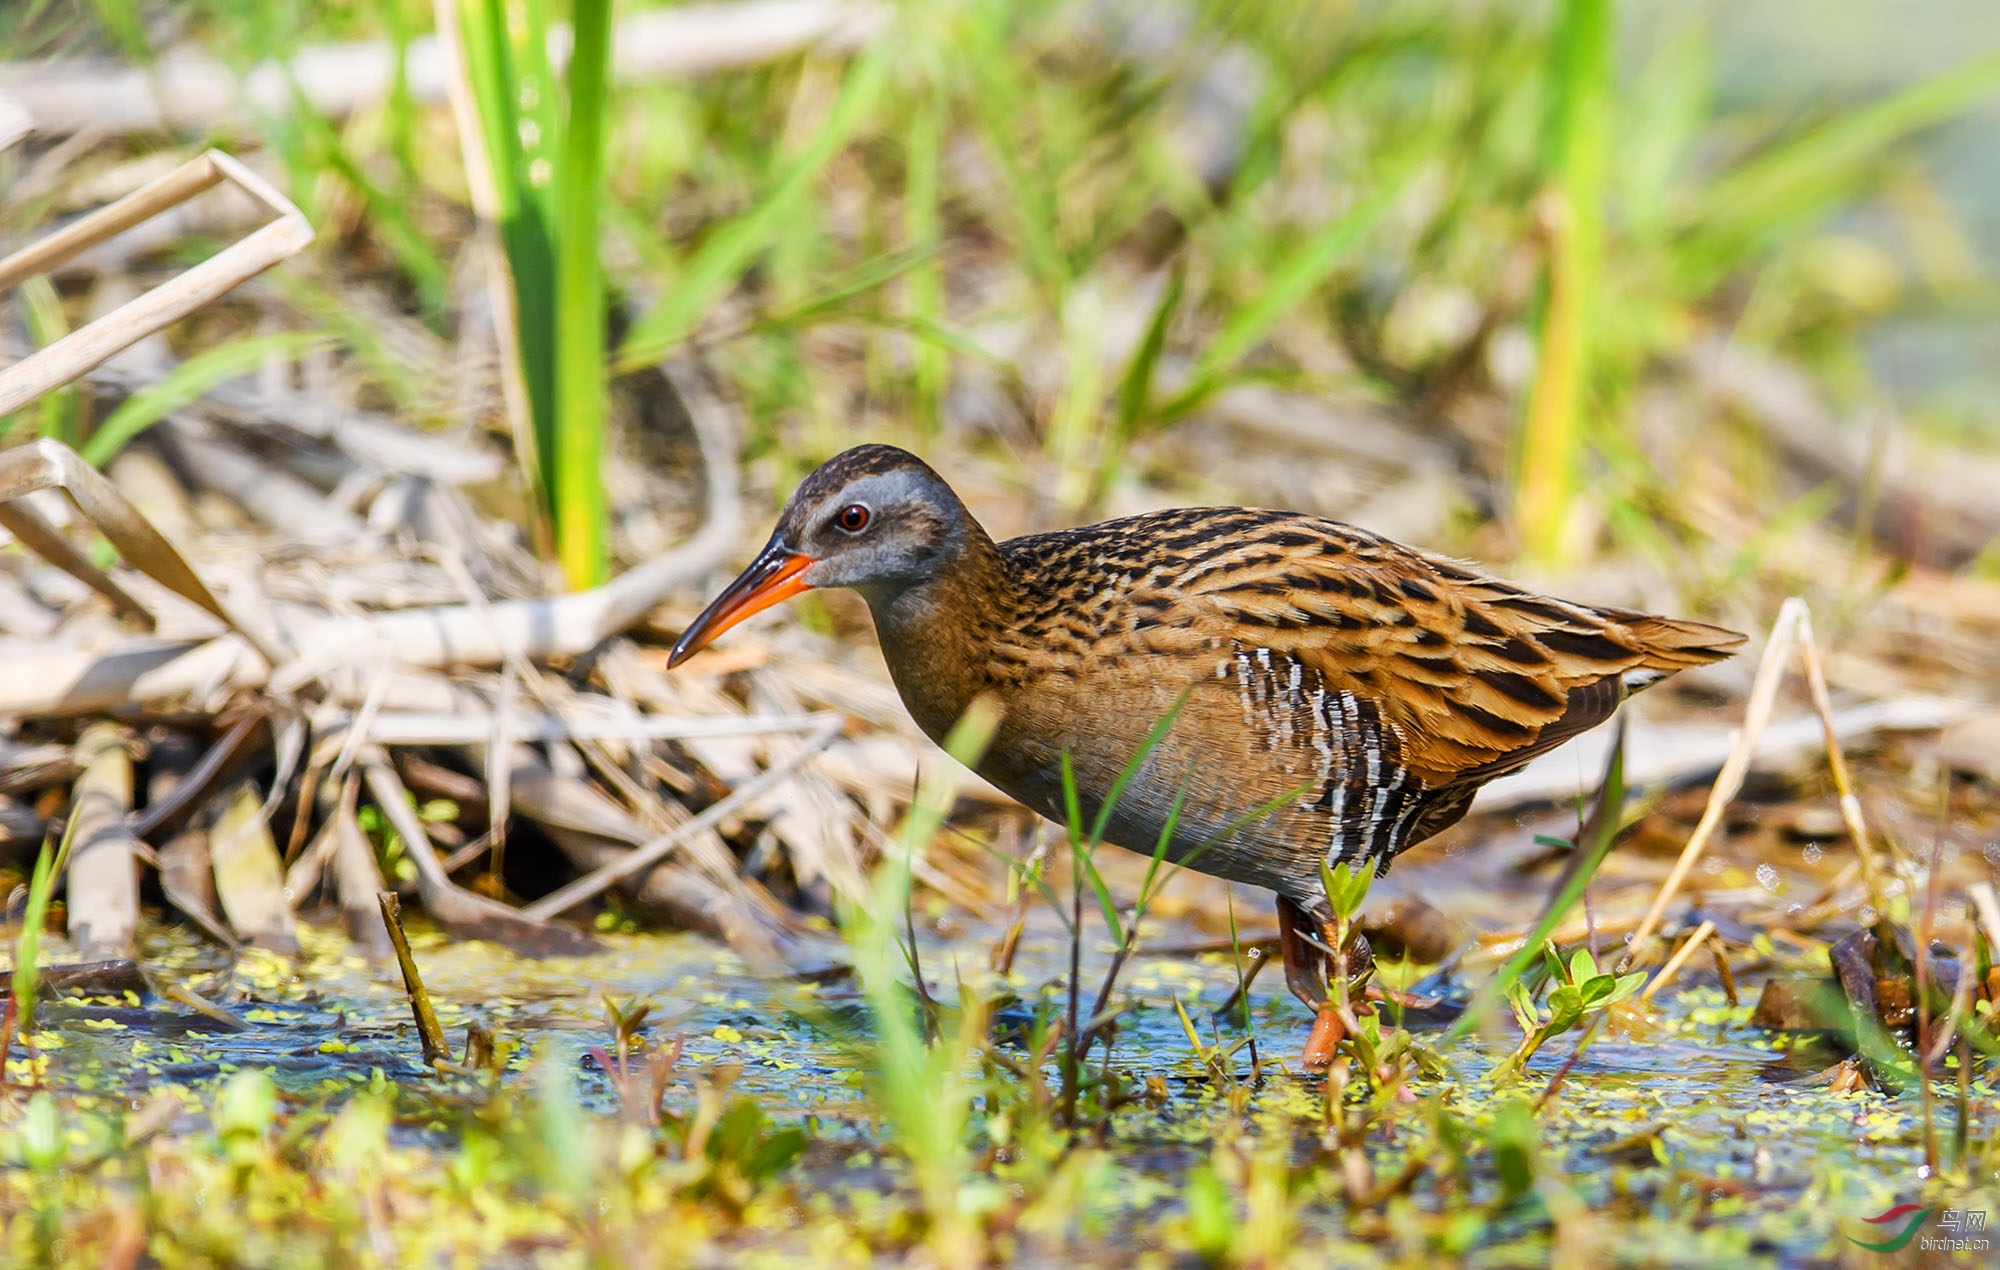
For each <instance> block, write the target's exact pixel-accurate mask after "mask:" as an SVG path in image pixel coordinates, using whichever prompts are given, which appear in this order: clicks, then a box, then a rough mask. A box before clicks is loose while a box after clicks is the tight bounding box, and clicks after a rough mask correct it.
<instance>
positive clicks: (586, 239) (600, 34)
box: [545, 0, 611, 590]
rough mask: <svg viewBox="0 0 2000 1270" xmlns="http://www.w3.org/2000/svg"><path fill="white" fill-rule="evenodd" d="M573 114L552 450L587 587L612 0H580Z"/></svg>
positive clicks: (599, 469) (603, 526)
mask: <svg viewBox="0 0 2000 1270" xmlns="http://www.w3.org/2000/svg"><path fill="white" fill-rule="evenodd" d="M572 17H573V18H574V26H575V30H576V46H575V49H574V51H572V52H571V54H570V62H569V84H568V88H569V91H568V94H567V96H568V100H569V118H568V120H567V121H566V126H565V128H564V132H563V140H562V155H561V162H560V163H559V165H558V168H557V172H558V177H557V180H558V185H559V188H558V190H557V199H558V203H557V208H556V230H557V232H556V277H555V281H556V295H555V301H556V302H555V324H556V347H555V357H556V367H555V371H556V374H555V387H556V410H555V422H556V432H555V437H554V445H553V447H552V449H551V450H550V451H549V452H548V453H547V454H546V455H545V461H546V462H547V463H548V464H549V468H550V471H549V489H550V492H551V493H552V495H553V498H552V500H551V507H550V512H551V514H552V516H553V518H554V521H555V533H556V553H557V557H558V559H559V560H560V562H561V564H562V569H563V576H564V577H565V578H566V579H568V581H569V584H570V586H571V587H573V588H576V589H578V590H581V589H583V588H585V587H591V586H595V585H597V584H598V583H599V582H602V581H603V580H604V574H605V567H606V564H607V563H608V555H609V553H608V549H607V545H606V538H605V535H606V530H607V523H606V515H607V514H606V507H605V496H604V472H603V461H604V427H605V377H604V352H605V350H604V273H603V269H602V268H601V266H600V264H599V262H598V219H597V209H598V201H599V199H600V198H601V197H602V194H603V185H604V153H605V144H606V137H605V115H606V108H607V103H608V101H609V97H610V87H611V0H576V4H575V6H574V8H573V10H572Z"/></svg>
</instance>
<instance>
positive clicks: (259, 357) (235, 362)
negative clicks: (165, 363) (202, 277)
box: [80, 331, 335, 467]
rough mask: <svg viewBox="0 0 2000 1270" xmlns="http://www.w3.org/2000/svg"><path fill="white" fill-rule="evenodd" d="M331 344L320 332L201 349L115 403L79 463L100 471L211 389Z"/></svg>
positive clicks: (251, 337) (256, 337) (257, 338)
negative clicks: (275, 360) (276, 360)
mask: <svg viewBox="0 0 2000 1270" xmlns="http://www.w3.org/2000/svg"><path fill="white" fill-rule="evenodd" d="M334 342H335V341H334V339H333V337H332V336H330V335H328V334H327V333H325V332H324V331H275V332H272V333H269V334H266V335H246V336H244V337H243V338H241V339H235V340H230V341H229V342H227V343H224V344H217V345H216V346H215V347H214V348H209V349H204V350H202V351H201V352H199V353H197V354H195V355H194V356H193V357H190V358H188V359H187V360H186V361H184V362H182V363H180V364H179V365H178V366H175V367H174V368H173V369H172V370H170V371H168V372H167V373H166V374H164V375H162V376H160V378H158V379H156V380H154V381H153V382H152V383H149V384H147V385H146V386H145V387H143V388H141V389H139V390H138V391H137V392H135V393H133V394H132V395H131V396H129V397H127V398H126V399H125V400H124V401H122V402H120V403H119V405H118V408H117V409H116V410H113V411H112V412H111V413H110V415H108V416H107V417H106V418H105V420H104V422H103V423H102V424H100V425H99V426H98V428H97V431H96V432H95V433H93V434H92V435H91V438H90V440H89V441H88V442H86V443H85V444H84V446H83V448H82V450H81V451H80V453H81V454H82V456H83V461H84V462H86V463H88V464H90V465H91V466H92V467H103V466H104V465H105V464H106V463H109V462H110V461H111V460H112V458H113V457H114V456H116V455H117V453H118V452H119V451H120V450H122V449H124V448H125V446H126V444H127V443H129V442H130V441H131V440H132V438H133V437H136V436H138V435H139V434H140V433H141V432H144V431H145V430H146V429H148V428H150V427H152V426H153V425H154V424H156V423H158V422H159V421H160V420H162V419H164V418H166V417H167V416H168V415H170V414H172V413H173V412H174V411H176V410H178V409H180V408H181V407H182V406H185V405H187V404H188V403H189V402H191V401H194V400H196V399H198V398H199V397H201V396H202V394H204V393H206V392H208V391H209V390H210V389H211V388H214V387H215V386H216V385H218V384H223V383H227V382H228V381H230V380H232V379H235V378H237V377H239V376H242V375H247V374H249V373H250V372H251V371H253V370H255V369H257V367H258V366H260V365H261V364H263V363H264V362H265V361H267V360H269V359H271V358H274V357H276V358H287V359H291V358H298V357H304V356H305V355H306V354H308V353H311V352H314V351H317V350H319V349H322V348H326V347H328V346H330V345H332V344H333V343H334Z"/></svg>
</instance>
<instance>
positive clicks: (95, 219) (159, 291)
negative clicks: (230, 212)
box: [0, 150, 313, 416]
mask: <svg viewBox="0 0 2000 1270" xmlns="http://www.w3.org/2000/svg"><path fill="white" fill-rule="evenodd" d="M224 181H229V182H231V183H232V184H234V185H236V186H237V187H238V188H239V189H241V190H243V191H244V192H245V193H246V194H248V195H250V197H252V198H254V199H255V200H257V202H259V203H261V204H263V205H264V207H265V208H266V209H267V210H269V211H270V212H271V213H272V215H273V216H274V217H275V218H276V219H274V220H272V221H271V222H270V223H268V224H266V225H264V226H263V227H262V228H260V229H258V230H256V231H254V232H253V233H251V234H250V235H249V236H248V237H246V238H243V239H242V240H240V241H238V242H235V243H232V244H230V245H229V246H227V247H225V248H223V249H222V250H221V251H219V252H217V253H216V254H215V255H213V256H211V257H209V258H208V259H207V260H204V261H202V262H201V263H200V264H198V265H195V266H193V267H192V268H190V269H188V270H187V271H186V272H185V273H182V274H179V275H177V276H176V277H174V278H171V279H169V280H168V281H166V282H163V283H161V284H160V285H159V286H157V287H154V288H153V289H152V290H151V291H148V292H146V293H145V294H144V295H141V296H139V297H138V298H136V299H134V300H131V301H129V302H128V303H126V304H122V305H120V306H119V307H118V308H116V309H114V310H112V311H111V312H110V313H107V314H105V315H104V316H103V317H101V318H98V319H97V320H96V321H94V322H92V323H90V324H89V325H87V326H85V327H83V328H81V329H80V330H76V331H72V332H70V333H69V334H68V335H65V336H64V337H63V338H61V339H59V340H57V341H56V342H55V343H53V344H51V345H49V346H48V347H47V348H44V349H42V350H41V351H39V352H37V353H34V354H32V355H31V356H29V357H27V358H25V359H23V360H21V361H19V362H17V363H15V364H14V365H12V366H9V367H8V368H7V369H5V370H0V416H4V415H8V414H12V413H13V412H14V411H16V410H19V409H20V408H21V407H22V406H25V405H27V404H28V403H29V402H31V401H34V400H36V399H37V398H39V397H41V396H42V395H43V394H44V393H47V392H50V391H52V390H54V389H57V388H60V387H62V386H63V385H64V384H67V383H69V382H70V381H71V380H73V379H76V378H77V377H78V376H80V375H82V374H83V373H84V372H86V371H88V370H90V369H91V368H92V367H94V366H97V365H99V364H101V363H103V362H104V361H105V360H107V359H108V358H110V357H112V356H113V355H115V354H117V353H119V352H122V351H124V350H125V349H128V348H130V347H131V346H132V345H134V344H136V343H138V342H139V341H140V340H142V339H145V338H146V337H147V336H149V335H151V334H153V333H154V332H156V331H158V330H160V329H162V328H163V327H166V326H168V325H170V324H172V323H174V322H177V321H179V320H180V319H182V318H184V317H186V316H187V315H188V314H190V313H193V312H194V311H195V310H196V309H199V308H201V307H202V306H204V305H206V304H209V303H211V302H212V301H214V300H216V299H218V298H220V297H221V296H223V295H224V294H226V293H228V292H229V291H231V290H233V289H234V288H235V287H237V286H238V285H239V284H241V283H242V282H244V281H245V280H247V279H249V278H252V277H255V276H256V275H257V274H260V273H262V272H263V271H264V270H266V269H269V268H270V267H271V266H272V265H275V264H277V263H278V262H279V261H281V260H285V259H287V258H289V257H290V256H292V255H293V254H294V253H296V252H297V251H298V250H299V249H300V248H302V247H304V246H305V245H306V244H307V243H309V242H311V241H312V238H313V231H312V226H311V224H309V223H308V222H307V221H306V218H305V215H304V214H303V213H301V212H300V211H299V209H298V208H296V207H294V206H293V205H292V204H291V202H290V201H289V200H288V199H286V198H285V196H284V195H282V194H280V193H278V191H277V190H276V189H274V188H272V186H271V185H270V184H269V183H268V182H266V181H265V180H264V179H263V178H262V177H260V176H258V175H257V174H256V173H254V172H252V171H250V169H248V168H246V167H244V166H243V165H242V164H241V163H238V162H237V161H236V160H234V159H232V158H230V157H229V156H228V155H226V154H224V153H222V152H221V151H220V150H209V151H207V152H205V153H203V154H202V155H200V156H199V157H197V158H194V159H191V160H189V161H188V162H187V163H185V164H183V165H181V166H180V167H178V168H176V169H174V170H173V171H172V172H169V173H167V174H166V175H165V176H163V177H160V178H159V179H158V180H155V181H150V182H148V183H147V184H145V185H143V186H141V187H140V188H138V189H136V190H134V191H133V192H132V193H130V194H127V195H126V196H125V197H124V198H121V199H119V200H118V201H117V202H115V203H112V204H110V205H109V206H107V207H101V208H99V209H98V210H97V211H95V212H92V213H90V214H89V215H88V216H84V217H82V218H81V219H79V220H76V221H73V222H71V223H70V224H69V225H66V226H64V227H63V228H62V229H59V230H57V231H56V232H55V233H53V234H50V235H48V236H47V237H46V238H43V239H41V240H40V241H38V242H35V243H32V244H30V245H29V246H27V247H24V248H22V249H21V250H20V251H17V252H15V253H14V254H13V255H11V256H8V257H7V258H6V259H5V260H0V291H6V290H10V289H12V288H13V287H14V286H15V285H17V284H18V283H20V282H21V281H22V280H24V279H26V278H30V277H33V276H34V275H36V274H38V273H46V272H47V271H48V270H50V269H52V268H54V267H55V266H56V265H58V264H60V263H62V262H63V261H65V260H68V259H69V258H70V257H72V256H75V255H76V254H77V253H78V252H81V251H83V250H85V249H86V248H88V247H92V246H95V245H96V244H98V243H100V242H103V241H104V240H105V239H107V238H111V237H113V236H114V235H117V234H119V233H121V232H123V231H124V230H127V229H130V228H131V227H132V226H134V225H137V224H139V223H140V222H142V221H146V220H150V219H151V218H153V217H154V216H157V215H159V214H160V213H161V212H163V211H165V210H167V209H168V208H170V207H174V206H177V205H178V204H181V203H184V202H186V201H187V200H189V199H191V198H194V197H195V196H196V195H198V194H201V193H202V192H204V191H206V190H209V189H212V188H214V187H215V186H217V185H220V184H221V183H222V182H224Z"/></svg>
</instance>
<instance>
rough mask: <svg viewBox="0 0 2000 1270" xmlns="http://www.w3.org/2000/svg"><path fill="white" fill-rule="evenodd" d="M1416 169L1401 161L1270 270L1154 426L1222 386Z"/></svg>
mask: <svg viewBox="0 0 2000 1270" xmlns="http://www.w3.org/2000/svg"><path fill="white" fill-rule="evenodd" d="M1415 171H1416V165H1415V164H1414V163H1411V162H1408V161H1406V162H1404V163H1403V164H1402V166H1401V167H1400V168H1399V169H1398V170H1397V171H1396V172H1395V173H1393V174H1391V175H1390V176H1388V177H1385V178H1384V179H1383V181H1382V183H1381V184H1380V185H1378V186H1377V187H1376V188H1375V190H1374V191H1373V192H1372V193H1370V194H1369V195H1368V196H1367V197H1366V198H1363V199H1362V200H1361V201H1360V202H1359V203H1357V204H1355V206H1354V207H1352V208H1351V209H1349V210H1348V212H1347V213H1346V214H1345V215H1343V216H1340V217H1336V218H1335V219H1334V220H1332V221H1330V222H1329V223H1328V224H1327V225H1325V226H1324V227H1323V228H1322V229H1321V230H1320V231H1319V232H1318V233H1316V234H1314V235H1313V236H1312V237H1310V238H1308V239H1306V240H1305V241H1304V242H1303V243H1300V244H1299V245H1298V247H1297V248H1295V249H1294V250H1293V251H1292V252H1291V253H1290V254H1289V255H1288V256H1286V257H1285V258H1284V259H1283V260H1281V261H1280V262H1279V263H1278V265H1277V266H1276V267H1275V268H1274V269H1272V270H1271V272H1270V274H1269V277H1268V279H1267V281H1266V283H1265V285H1264V288H1263V290H1262V291H1260V292H1258V295H1257V298H1256V299H1255V300H1253V301H1252V302H1251V303H1249V304H1247V305H1245V306H1243V307H1242V308H1240V309H1238V310H1236V312H1234V313H1233V314H1231V315H1230V317H1229V320H1228V321H1227V322H1225V323H1224V324H1223V327H1222V330H1221V331H1220V332H1218V333H1217V335H1216V337H1215V340H1214V342H1213V343H1211V344H1210V345H1209V346H1208V348H1207V349H1206V350H1205V351H1204V352H1203V353H1202V355H1201V359H1200V360H1199V361H1197V362H1196V363H1195V368H1194V371H1193V372H1192V373H1191V374H1190V375H1189V376H1188V382H1187V385H1186V386H1185V387H1183V388H1182V389H1181V390H1180V392H1178V393H1176V394H1175V395H1174V396H1173V398H1172V399H1171V400H1169V401H1168V402H1167V403H1166V404H1165V405H1163V406H1161V407H1160V409H1159V411H1158V412H1157V413H1156V414H1155V415H1154V417H1153V420H1152V422H1154V423H1156V424H1164V423H1171V422H1173V421H1175V420H1177V419H1180V418H1182V417H1183V416H1185V415H1187V414H1189V413H1190V412H1192V411H1193V410H1195V409H1196V408H1197V407H1199V406H1200V405H1201V404H1202V403H1203V402H1205V401H1207V400H1208V399H1209V397H1210V396H1212V395H1214V393H1215V392H1216V391H1217V390H1218V389H1219V388H1220V387H1221V386H1222V381H1223V375H1224V373H1225V372H1226V371H1228V370H1229V369H1230V368H1231V367H1232V366H1234V365H1235V364H1236V363H1237V362H1238V361H1240V360H1241V359H1242V358H1243V357H1244V356H1245V355H1246V354H1248V353H1249V352H1250V351H1251V350H1252V349H1254V348H1256V347H1257V345H1259V344H1261V343H1262V342H1263V341H1264V338H1265V337H1266V336H1268V335H1269V334H1270V333H1271V329H1272V328H1273V327H1275V326H1276V325H1277V324H1278V322H1279V320H1280V319H1282V318H1283V317H1284V316H1285V315H1286V314H1288V313H1290V312H1291V311H1292V310H1293V309H1295V308H1297V307H1298V305H1299V304H1300V303H1301V302H1302V301H1304V299H1305V298H1306V297H1307V296H1308V295H1310V294H1312V292H1313V291H1314V290H1315V289H1316V288H1318V287H1319V286H1320V285H1321V284H1322V283H1324V282H1325V281H1326V280H1327V278H1328V277H1329V276H1331V275H1332V273H1333V271H1334V270H1335V269H1336V268H1338V267H1339V266H1340V264H1341V262H1342V261H1343V260H1345V259H1346V258H1347V254H1348V252H1350V251H1352V250H1353V249H1354V247H1355V246H1356V244H1358V243H1359V242H1360V241H1361V240H1362V239H1363V238H1365V237H1366V236H1367V235H1368V233H1369V232H1370V231H1371V230H1373V229H1374V228H1375V227H1376V226H1377V225H1378V224H1380V223H1381V221H1382V218H1383V217H1384V216H1385V215H1387V214H1388V211H1389V209H1390V208H1391V207H1393V206H1395V203H1396V199H1397V198H1398V197H1399V196H1400V195H1401V194H1402V192H1403V188H1404V186H1406V185H1407V184H1408V183H1409V179H1410V177H1411V176H1413V175H1414V174H1415Z"/></svg>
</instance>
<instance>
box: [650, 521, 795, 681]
mask: <svg viewBox="0 0 2000 1270" xmlns="http://www.w3.org/2000/svg"><path fill="white" fill-rule="evenodd" d="M817 563H818V561H817V560H816V559H815V558H814V557H812V556H808V555H805V554H803V553H801V552H797V551H789V550H787V549H785V548H783V547H781V546H778V545H777V543H776V541H775V540H774V541H773V543H772V544H771V545H770V546H767V547H766V548H764V550H763V552H762V553H761V554H759V555H758V557H757V559H756V560H754V561H752V562H751V564H750V567H749V568H747V569H745V570H744V571H743V572H742V573H741V574H739V575H737V578H736V580H735V581H734V582H731V583H730V584H729V585H728V586H726V587H724V588H723V589H722V594H721V595H718V596H716V597H715V599H714V601H712V602H711V603H710V604H709V606H708V607H707V608H705V609H703V610H702V612H701V616H699V617H697V618H695V620H694V621H693V622H692V623H691V624H690V625H689V626H688V628H687V630H685V631H683V632H682V633H681V637H680V639H679V640H678V641H676V642H675V644H674V647H673V651H671V652H669V653H668V654H667V669H668V670H672V669H674V668H675V667H677V666H679V665H680V664H681V663H682V662H684V661H686V660H687V659H688V658H690V657H692V656H694V655H695V654H696V653H698V652H700V651H701V650H702V649H704V648H706V647H707V646H708V645H709V643H710V642H711V641H713V640H714V639H715V638H716V637H717V636H718V635H720V634H722V633H723V632H724V631H726V630H728V629H729V628H730V627H732V626H734V625H736V624H737V623H738V622H740V621H742V620H743V619H744V618H746V617H749V616H750V615H751V614H753V613H761V612H763V611H764V610H765V609H767V608H770V607H771V606H772V605H774V604H777V603H780V602H781V601H784V600H789V599H790V598H792V597H793V596H795V595H797V594H799V593H800V592H802V591H809V590H811V589H812V584H811V583H809V582H806V581H804V580H803V579H802V578H801V576H800V575H802V574H803V573H805V571H806V570H807V569H809V568H811V567H812V566H813V565H814V564H817Z"/></svg>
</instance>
